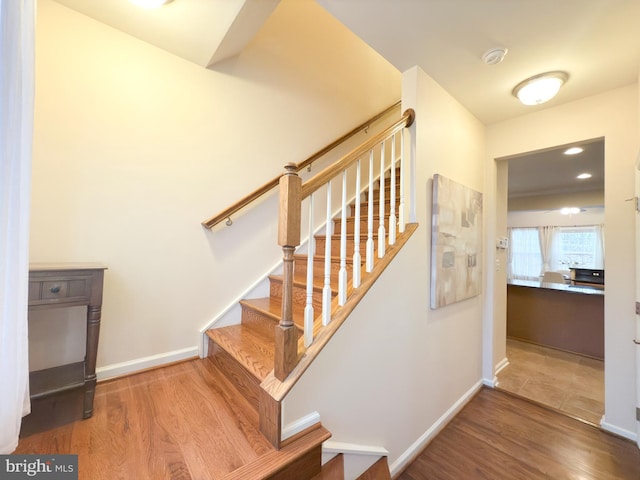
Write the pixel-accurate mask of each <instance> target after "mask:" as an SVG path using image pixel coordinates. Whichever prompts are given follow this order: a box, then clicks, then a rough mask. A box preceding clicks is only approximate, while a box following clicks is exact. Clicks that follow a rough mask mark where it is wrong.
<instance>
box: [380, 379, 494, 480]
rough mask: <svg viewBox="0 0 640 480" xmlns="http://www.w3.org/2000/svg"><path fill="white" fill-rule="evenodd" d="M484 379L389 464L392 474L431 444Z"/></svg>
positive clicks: (397, 472) (400, 470)
mask: <svg viewBox="0 0 640 480" xmlns="http://www.w3.org/2000/svg"><path fill="white" fill-rule="evenodd" d="M483 383H484V382H483V380H480V381H478V382H477V383H476V384H475V385H474V386H473V387H471V388H470V389H469V390H467V392H465V393H464V394H463V395H462V396H461V397H460V398H459V399H458V401H457V402H455V403H454V404H453V405H452V406H451V408H449V409H448V410H447V411H446V412H444V414H443V415H442V416H441V417H440V418H439V419H438V420H436V422H435V423H434V424H433V425H431V427H429V429H428V430H427V431H426V432H424V433H423V434H422V435H421V436H420V438H418V440H416V441H415V442H414V443H413V445H411V446H410V447H409V448H408V449H407V450H406V451H405V452H404V453H403V454H402V455H400V456H399V457H398V459H397V460H396V461H395V462H393V463H392V464H391V465H389V470H390V471H391V476H392V477H395V476H396V475H398V474H399V473H400V472H402V471H403V470H404V469H405V468H406V467H407V466H409V464H410V463H411V462H412V461H413V459H414V458H415V456H416V455H417V454H419V453H420V452H421V451H422V450H424V448H425V447H426V446H427V445H428V444H429V442H430V441H431V440H432V439H433V438H434V437H435V436H436V435H437V434H438V433H440V430H442V429H443V428H444V427H445V426H446V425H447V424H448V423H449V422H450V421H451V420H452V419H453V417H455V416H456V415H457V414H458V412H459V411H460V410H462V407H464V406H465V405H466V404H467V402H469V400H471V399H472V398H473V396H474V395H475V394H476V393H477V392H478V391H479V390H480V389H481V388H482V385H483Z"/></svg>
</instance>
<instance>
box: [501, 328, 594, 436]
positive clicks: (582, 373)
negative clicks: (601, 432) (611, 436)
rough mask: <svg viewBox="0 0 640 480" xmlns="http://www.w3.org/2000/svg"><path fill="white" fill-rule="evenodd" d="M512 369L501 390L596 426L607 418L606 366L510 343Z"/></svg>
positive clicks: (505, 372)
mask: <svg viewBox="0 0 640 480" xmlns="http://www.w3.org/2000/svg"><path fill="white" fill-rule="evenodd" d="M507 358H508V359H509V365H508V366H507V367H506V368H505V369H504V370H502V371H501V372H500V373H499V374H498V389H501V390H506V391H508V392H511V393H515V394H517V395H520V396H522V397H524V398H527V399H530V400H534V401H536V402H539V403H542V404H543V405H547V406H549V407H551V408H555V409H557V410H559V411H561V412H564V413H566V414H568V415H572V416H574V417H576V418H580V419H582V420H584V421H587V422H589V423H591V424H593V425H596V426H598V425H600V420H601V419H602V416H603V415H604V362H603V361H602V360H596V359H593V358H589V357H584V356H582V355H576V354H572V353H568V352H563V351H560V350H556V349H553V348H548V347H543V346H540V345H534V344H531V343H527V342H521V341H518V340H514V339H511V338H508V339H507Z"/></svg>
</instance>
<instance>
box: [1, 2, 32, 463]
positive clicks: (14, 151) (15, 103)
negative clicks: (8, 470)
mask: <svg viewBox="0 0 640 480" xmlns="http://www.w3.org/2000/svg"><path fill="white" fill-rule="evenodd" d="M34 25H35V0H0V255H1V256H2V258H1V259H0V265H1V267H0V383H1V384H2V394H1V395H0V454H8V453H11V452H13V451H14V450H15V448H16V446H17V445H18V435H19V433H20V425H21V422H22V417H23V416H24V415H25V414H27V413H29V409H30V404H29V360H28V351H27V350H28V343H27V297H28V296H27V289H28V280H29V255H28V248H29V197H30V184H31V143H32V137H33V134H32V131H33V97H34Z"/></svg>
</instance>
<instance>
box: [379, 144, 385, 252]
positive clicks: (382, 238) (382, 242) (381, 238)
mask: <svg viewBox="0 0 640 480" xmlns="http://www.w3.org/2000/svg"><path fill="white" fill-rule="evenodd" d="M384 173H385V172H384V140H383V141H382V148H381V149H380V190H379V191H380V194H379V195H378V196H379V198H378V200H379V202H380V203H379V207H380V208H379V211H378V215H379V217H380V223H379V224H378V258H382V257H384V254H385V240H386V238H385V237H386V230H385V228H384Z"/></svg>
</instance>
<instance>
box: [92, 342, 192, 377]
mask: <svg viewBox="0 0 640 480" xmlns="http://www.w3.org/2000/svg"><path fill="white" fill-rule="evenodd" d="M197 356H198V347H189V348H183V349H181V350H174V351H173V352H166V353H160V354H158V355H151V356H149V357H143V358H137V359H135V360H129V361H128V362H122V363H114V364H112V365H107V366H104V367H100V368H96V376H97V377H98V380H105V379H107V378H113V377H120V376H122V375H129V374H131V373H136V372H139V371H142V370H146V369H148V368H153V367H159V366H161V365H165V364H168V363H173V362H179V361H180V360H187V359H190V358H195V357H197Z"/></svg>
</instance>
